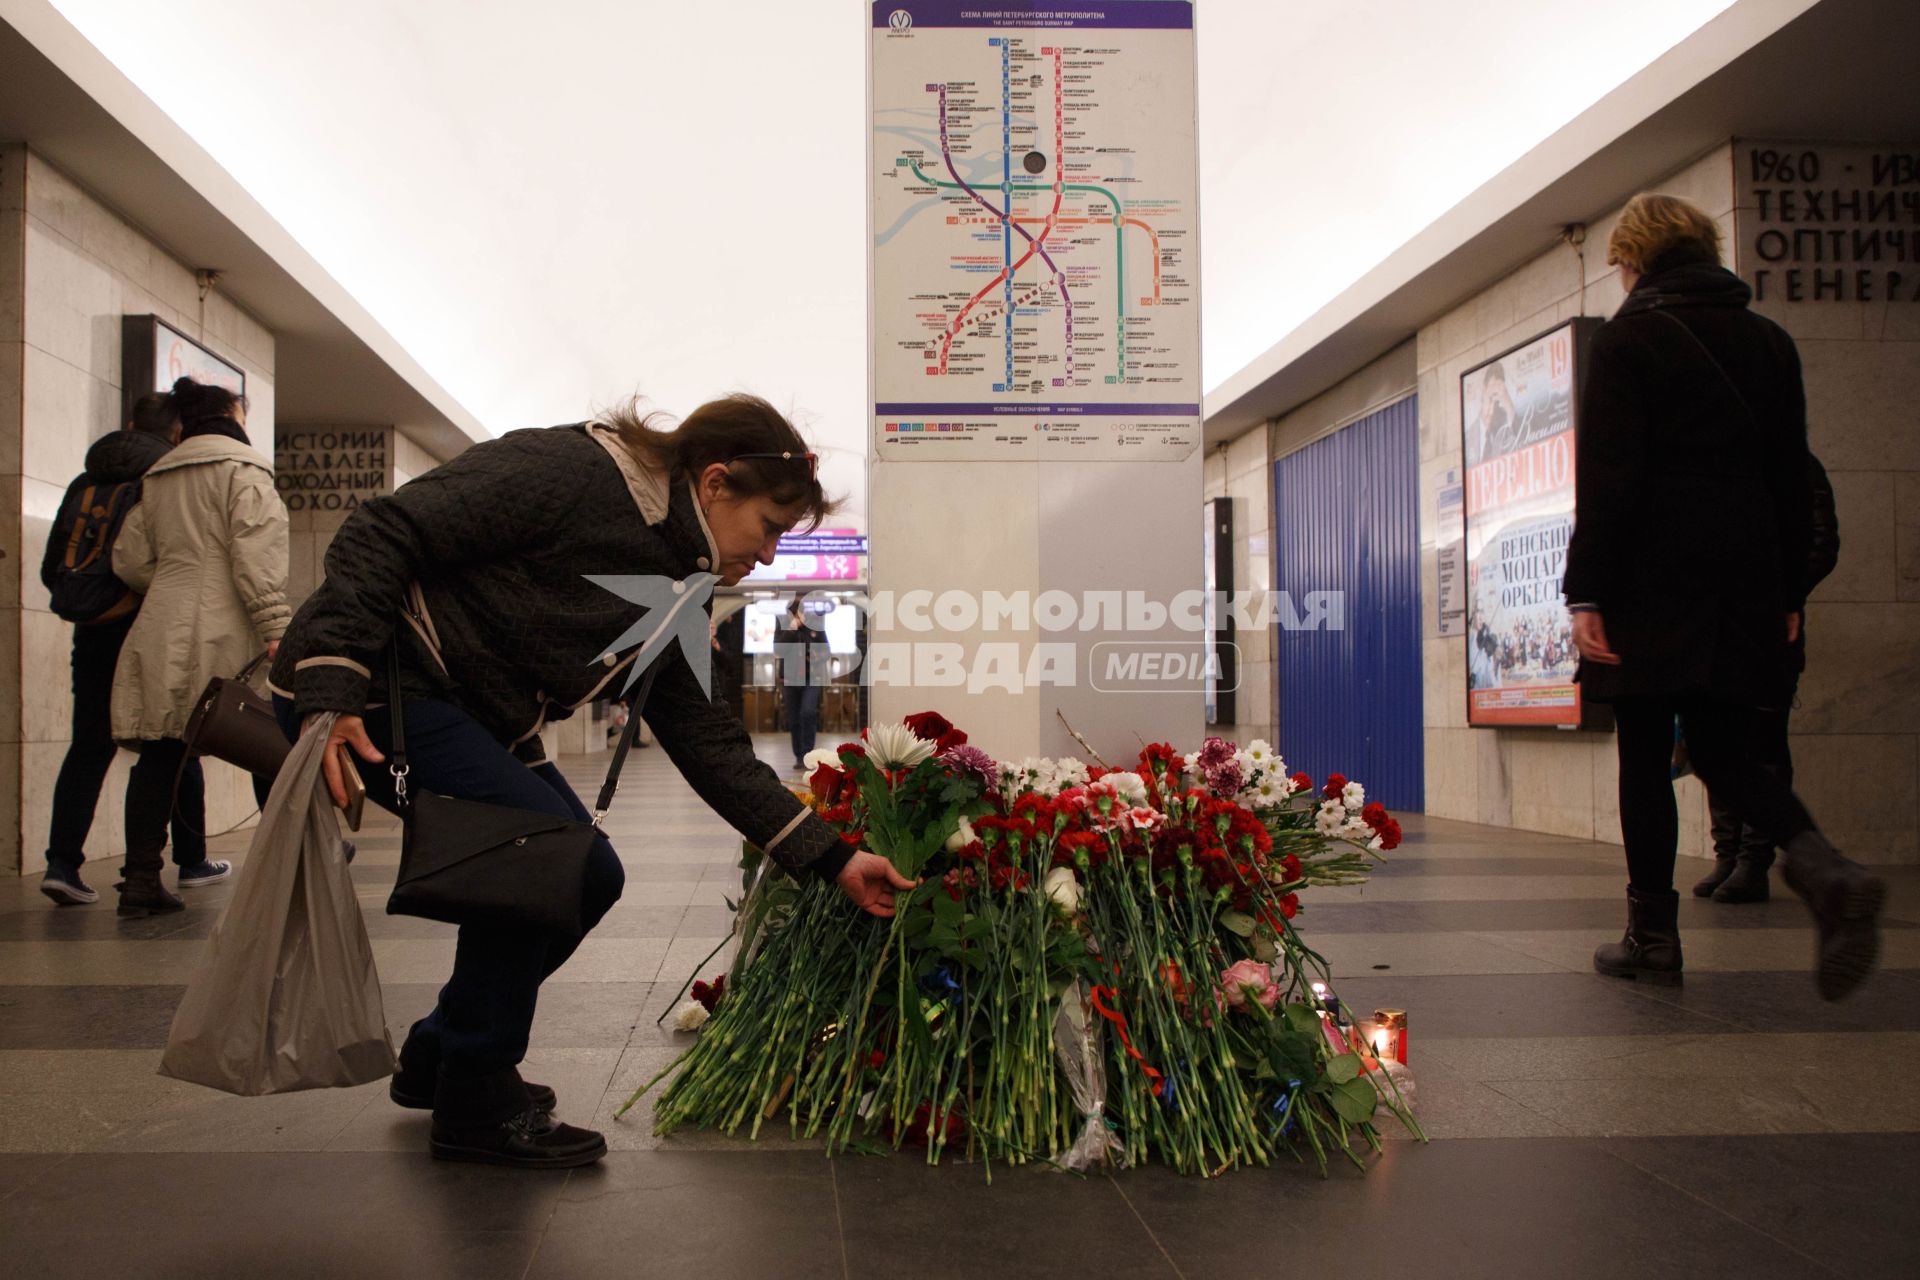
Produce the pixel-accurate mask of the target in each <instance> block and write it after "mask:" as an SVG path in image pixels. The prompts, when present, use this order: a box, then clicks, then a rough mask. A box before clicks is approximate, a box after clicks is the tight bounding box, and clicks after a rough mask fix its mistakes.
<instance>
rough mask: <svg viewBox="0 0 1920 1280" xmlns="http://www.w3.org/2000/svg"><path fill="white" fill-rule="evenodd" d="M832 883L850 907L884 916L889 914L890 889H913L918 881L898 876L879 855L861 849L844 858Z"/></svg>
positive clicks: (891, 892) (889, 915)
mask: <svg viewBox="0 0 1920 1280" xmlns="http://www.w3.org/2000/svg"><path fill="white" fill-rule="evenodd" d="M834 883H836V884H838V885H839V886H840V892H842V893H844V894H846V895H847V900H848V901H850V902H852V903H853V905H854V906H856V907H858V908H860V909H861V910H862V911H864V912H866V913H867V914H868V915H870V916H879V917H881V918H882V919H888V918H890V917H892V915H893V895H894V892H895V891H896V890H899V889H912V888H916V887H917V886H918V885H919V883H920V882H919V881H918V880H909V879H907V878H906V877H905V876H903V875H901V874H900V873H899V871H897V870H895V869H894V865H893V864H892V863H891V862H888V861H887V860H886V859H885V858H883V857H881V856H880V855H879V854H877V853H868V852H866V851H865V850H861V851H859V852H857V853H855V854H854V855H853V856H852V857H851V858H848V859H847V865H846V866H844V867H842V868H840V874H839V875H837V876H835V877H834Z"/></svg>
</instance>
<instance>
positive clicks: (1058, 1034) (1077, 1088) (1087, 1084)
mask: <svg viewBox="0 0 1920 1280" xmlns="http://www.w3.org/2000/svg"><path fill="white" fill-rule="evenodd" d="M1087 997H1088V992H1087V984H1086V983H1084V982H1076V983H1074V984H1073V985H1072V986H1071V987H1068V988H1067V989H1066V991H1065V992H1063V993H1062V994H1061V996H1060V1009H1059V1012H1057V1013H1055V1014H1054V1015H1053V1051H1054V1056H1055V1057H1057V1058H1058V1059H1059V1062H1060V1071H1061V1074H1063V1075H1064V1076H1066V1078H1067V1084H1068V1086H1069V1087H1070V1088H1071V1089H1072V1090H1073V1101H1074V1105H1076V1106H1078V1107H1079V1108H1080V1115H1081V1116H1082V1118H1083V1121H1084V1123H1083V1124H1082V1125H1081V1128H1080V1136H1079V1137H1078V1138H1075V1139H1074V1143H1073V1146H1072V1147H1071V1148H1069V1149H1068V1151H1067V1153H1066V1155H1064V1156H1062V1157H1061V1159H1060V1164H1061V1166H1062V1167H1063V1168H1067V1169H1072V1170H1074V1171H1076V1172H1084V1171H1085V1170H1087V1169H1091V1168H1093V1167H1094V1166H1096V1165H1102V1164H1110V1165H1113V1166H1114V1167H1116V1168H1124V1167H1125V1166H1126V1163H1127V1156H1126V1148H1125V1146H1124V1145H1123V1144H1122V1143H1121V1141H1120V1139H1119V1138H1117V1137H1115V1136H1114V1132H1113V1130H1111V1129H1109V1128H1108V1127H1107V1055H1106V1051H1105V1048H1104V1046H1103V1045H1102V1044H1101V1034H1102V1033H1101V1029H1100V1023H1099V1022H1098V1020H1096V1019H1095V1018H1094V1017H1093V1013H1092V1010H1091V1008H1090V1007H1089V1005H1088V999H1087Z"/></svg>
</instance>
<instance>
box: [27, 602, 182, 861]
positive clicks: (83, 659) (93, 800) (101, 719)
mask: <svg viewBox="0 0 1920 1280" xmlns="http://www.w3.org/2000/svg"><path fill="white" fill-rule="evenodd" d="M132 629H133V619H132V618H123V619H121V620H119V621H117V622H109V623H105V624H103V625H100V626H94V627H75V628H74V629H73V730H72V734H73V742H72V745H71V746H69V747H68V748H67V757H66V759H65V760H63V761H61V762H60V775H59V777H58V778H56V779H55V780H54V784H53V821H52V822H51V823H50V824H49V829H48V831H47V865H48V866H49V867H57V868H62V869H65V870H72V869H75V868H77V867H79V865H80V864H81V863H82V862H85V861H86V859H87V855H86V847H85V846H86V843H87V832H89V831H91V830H92V829H93V815H94V810H95V809H96V808H98V806H99V804H100V787H101V785H102V784H103V783H105V782H106V780H107V770H109V769H111V768H112V767H113V758H114V756H115V755H116V754H117V753H118V752H119V750H120V748H119V747H118V746H116V745H115V744H114V741H113V724H112V721H113V715H112V708H113V669H114V666H115V665H116V664H117V663H118V662H119V661H120V646H121V645H122V644H124V643H126V639H127V633H128V632H129V631H131V630H132ZM168 785H169V786H171V785H172V779H171V778H169V779H168ZM180 791H181V802H182V804H183V805H184V806H192V805H197V804H199V803H200V802H201V790H200V771H199V769H198V767H195V768H194V769H193V770H192V772H191V776H189V777H183V778H182V779H181V780H180ZM195 829H196V830H197V829H198V827H196V828H195ZM184 834H185V833H184V831H182V830H176V831H175V832H174V844H175V848H176V851H177V849H178V847H179V843H180V839H181V837H182V836H183V835H184ZM162 841H163V843H164V835H163V837H162Z"/></svg>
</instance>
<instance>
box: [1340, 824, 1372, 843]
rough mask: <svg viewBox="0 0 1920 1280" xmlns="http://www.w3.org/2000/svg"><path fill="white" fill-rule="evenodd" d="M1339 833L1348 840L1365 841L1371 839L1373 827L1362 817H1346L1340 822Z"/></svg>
mask: <svg viewBox="0 0 1920 1280" xmlns="http://www.w3.org/2000/svg"><path fill="white" fill-rule="evenodd" d="M1340 834H1341V835H1342V836H1343V837H1345V838H1346V839H1348V840H1360V841H1367V840H1371V839H1373V828H1372V827H1370V826H1368V825H1367V824H1366V822H1365V821H1364V820H1363V819H1360V818H1348V819H1347V820H1346V821H1345V822H1343V823H1342V824H1340Z"/></svg>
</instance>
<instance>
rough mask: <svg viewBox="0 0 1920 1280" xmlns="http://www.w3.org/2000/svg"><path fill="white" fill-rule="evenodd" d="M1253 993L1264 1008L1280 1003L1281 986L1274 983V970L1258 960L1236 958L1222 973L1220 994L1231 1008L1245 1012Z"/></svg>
mask: <svg viewBox="0 0 1920 1280" xmlns="http://www.w3.org/2000/svg"><path fill="white" fill-rule="evenodd" d="M1249 993H1251V994H1252V997H1253V998H1254V999H1255V1000H1258V1001H1259V1002H1260V1007H1261V1008H1262V1009H1271V1008H1273V1007H1274V1006H1275V1005H1277V1004H1279V1003H1280V988H1279V987H1276V986H1275V985H1274V984H1273V971H1272V970H1270V969H1268V968H1267V966H1266V965H1264V964H1262V963H1261V962H1260V961H1258V960H1236V961H1234V962H1233V964H1231V965H1229V966H1228V968H1227V970H1226V972H1225V973H1222V974H1221V975H1220V994H1221V995H1223V996H1225V997H1226V998H1227V1005H1228V1007H1229V1008H1233V1009H1238V1010H1240V1011H1241V1012H1243V1013H1244V1012H1245V1011H1246V1008H1247V997H1248V994H1249Z"/></svg>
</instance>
